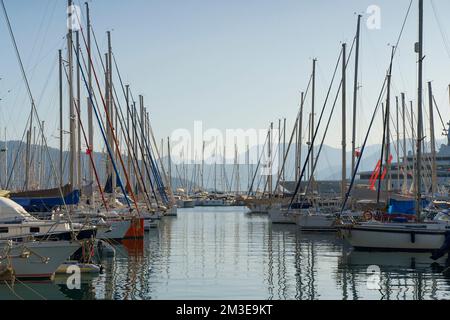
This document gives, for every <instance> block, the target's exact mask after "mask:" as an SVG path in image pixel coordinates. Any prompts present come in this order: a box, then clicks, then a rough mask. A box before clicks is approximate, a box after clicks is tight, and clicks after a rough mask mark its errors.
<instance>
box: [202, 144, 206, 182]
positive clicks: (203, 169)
mask: <svg viewBox="0 0 450 320" xmlns="http://www.w3.org/2000/svg"><path fill="white" fill-rule="evenodd" d="M205 146H206V145H205V141H203V145H202V169H201V180H202V182H201V183H202V188H201V189H202V191H205Z"/></svg>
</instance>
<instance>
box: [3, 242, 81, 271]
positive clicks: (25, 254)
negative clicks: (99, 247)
mask: <svg viewBox="0 0 450 320" xmlns="http://www.w3.org/2000/svg"><path fill="white" fill-rule="evenodd" d="M80 247H81V246H80V243H79V242H78V241H26V242H20V243H18V242H13V241H0V252H1V254H0V270H1V269H2V267H6V268H11V269H12V271H13V273H14V277H15V278H20V279H52V278H53V276H54V274H55V272H56V270H57V269H58V268H59V267H60V266H61V265H62V264H63V263H64V262H65V261H66V260H67V259H69V258H70V256H71V255H73V254H74V253H75V252H76V251H77V250H78V249H80Z"/></svg>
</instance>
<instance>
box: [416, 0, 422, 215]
mask: <svg viewBox="0 0 450 320" xmlns="http://www.w3.org/2000/svg"><path fill="white" fill-rule="evenodd" d="M416 52H417V53H418V61H419V68H418V69H419V70H418V84H419V85H418V96H417V117H418V125H417V147H416V149H417V165H416V192H417V201H416V213H417V220H418V221H419V220H420V218H421V214H420V213H421V207H422V206H421V202H422V183H421V177H422V173H421V171H422V138H423V132H422V129H423V128H422V122H423V118H422V117H423V115H422V90H423V83H422V81H423V79H422V78H423V0H419V42H418V43H417V44H416Z"/></svg>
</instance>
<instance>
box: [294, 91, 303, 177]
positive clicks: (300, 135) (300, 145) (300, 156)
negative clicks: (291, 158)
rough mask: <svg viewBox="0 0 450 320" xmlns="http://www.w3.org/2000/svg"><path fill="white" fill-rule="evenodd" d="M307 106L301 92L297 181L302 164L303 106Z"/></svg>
mask: <svg viewBox="0 0 450 320" xmlns="http://www.w3.org/2000/svg"><path fill="white" fill-rule="evenodd" d="M304 106H305V93H304V92H302V94H301V101H300V115H299V119H298V136H297V137H298V140H297V157H298V160H297V167H296V168H295V181H298V179H300V174H301V172H300V171H301V166H302V140H303V107H304Z"/></svg>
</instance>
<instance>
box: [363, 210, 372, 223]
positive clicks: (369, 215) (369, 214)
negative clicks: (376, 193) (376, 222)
mask: <svg viewBox="0 0 450 320" xmlns="http://www.w3.org/2000/svg"><path fill="white" fill-rule="evenodd" d="M372 218H373V215H372V212H370V211H366V212H364V219H366V221H371V220H372Z"/></svg>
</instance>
